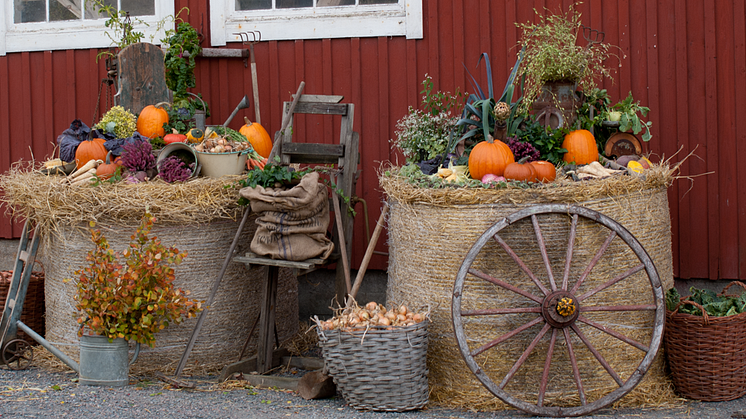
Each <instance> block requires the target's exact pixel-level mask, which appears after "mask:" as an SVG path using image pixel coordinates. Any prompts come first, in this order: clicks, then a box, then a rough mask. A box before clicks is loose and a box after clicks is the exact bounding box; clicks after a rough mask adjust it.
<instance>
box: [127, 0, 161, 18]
mask: <svg viewBox="0 0 746 419" xmlns="http://www.w3.org/2000/svg"><path fill="white" fill-rule="evenodd" d="M122 10H124V11H125V12H130V16H153V15H155V0H122Z"/></svg>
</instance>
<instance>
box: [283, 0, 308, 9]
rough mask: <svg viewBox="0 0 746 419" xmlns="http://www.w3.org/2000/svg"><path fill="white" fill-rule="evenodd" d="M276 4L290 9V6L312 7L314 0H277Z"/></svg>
mask: <svg viewBox="0 0 746 419" xmlns="http://www.w3.org/2000/svg"><path fill="white" fill-rule="evenodd" d="M275 6H276V7H277V8H278V9H288V8H290V7H311V6H313V0H277V2H276V3H275Z"/></svg>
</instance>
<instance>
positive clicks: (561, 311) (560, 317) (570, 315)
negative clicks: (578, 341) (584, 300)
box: [541, 290, 580, 329]
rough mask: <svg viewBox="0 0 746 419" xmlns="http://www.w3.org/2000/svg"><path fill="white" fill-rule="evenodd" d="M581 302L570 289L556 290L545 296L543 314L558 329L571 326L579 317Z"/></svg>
mask: <svg viewBox="0 0 746 419" xmlns="http://www.w3.org/2000/svg"><path fill="white" fill-rule="evenodd" d="M579 306H580V304H579V303H578V300H577V298H576V297H575V296H574V295H573V294H572V293H570V292H568V291H561V290H560V291H555V292H553V293H551V294H549V295H547V296H546V298H544V302H543V303H542V305H541V314H542V315H543V316H544V320H546V322H547V323H549V325H551V326H552V327H555V328H557V329H562V328H565V327H569V326H571V325H572V324H573V323H575V319H577V318H578V314H579V313H580V310H579Z"/></svg>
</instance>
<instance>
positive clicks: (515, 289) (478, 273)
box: [469, 268, 543, 304]
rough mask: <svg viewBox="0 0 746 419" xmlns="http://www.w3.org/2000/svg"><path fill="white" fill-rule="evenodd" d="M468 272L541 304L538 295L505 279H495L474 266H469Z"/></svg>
mask: <svg viewBox="0 0 746 419" xmlns="http://www.w3.org/2000/svg"><path fill="white" fill-rule="evenodd" d="M469 273H470V274H472V275H474V276H476V277H477V278H481V279H484V280H485V281H487V282H491V283H493V284H495V285H497V286H500V287H503V288H505V289H506V290H510V291H513V292H514V293H516V294H520V295H522V296H524V297H526V298H528V299H530V300H534V301H536V302H537V303H539V304H541V302H542V301H543V300H542V299H541V298H539V297H537V296H535V295H533V294H531V293H530V292H528V291H524V290H522V289H520V288H518V287H515V286H513V285H510V284H508V283H507V282H505V281H501V280H499V279H497V278H495V277H493V276H491V275H487V274H486V273H484V272H481V271H478V270H476V269H474V268H469Z"/></svg>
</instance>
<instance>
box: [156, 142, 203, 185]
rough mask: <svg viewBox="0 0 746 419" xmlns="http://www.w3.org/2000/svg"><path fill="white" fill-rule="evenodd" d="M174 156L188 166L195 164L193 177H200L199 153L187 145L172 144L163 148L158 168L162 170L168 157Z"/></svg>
mask: <svg viewBox="0 0 746 419" xmlns="http://www.w3.org/2000/svg"><path fill="white" fill-rule="evenodd" d="M172 155H173V156H176V157H179V158H180V159H181V160H183V161H184V163H186V164H187V165H189V164H192V163H194V169H193V170H192V176H191V177H196V176H199V172H200V170H201V166H200V163H199V161H198V160H197V152H196V151H194V148H192V147H190V146H189V145H188V144H185V143H171V144H167V145H166V146H165V147H163V149H161V152H160V153H159V154H158V158H157V159H156V167H158V168H159V170H160V167H161V162H162V161H163V160H165V159H166V157H169V156H172Z"/></svg>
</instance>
